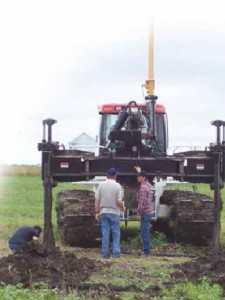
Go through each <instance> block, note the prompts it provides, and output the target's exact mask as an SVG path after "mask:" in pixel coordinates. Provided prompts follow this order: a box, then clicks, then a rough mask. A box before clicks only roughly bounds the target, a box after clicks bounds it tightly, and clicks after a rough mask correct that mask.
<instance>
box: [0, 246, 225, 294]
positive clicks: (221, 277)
mask: <svg viewBox="0 0 225 300" xmlns="http://www.w3.org/2000/svg"><path fill="white" fill-rule="evenodd" d="M87 251H93V249H92V250H82V251H81V253H78V256H79V254H82V255H83V257H82V256H81V257H78V256H77V255H75V254H74V253H72V252H70V251H61V250H60V249H59V248H54V249H53V250H52V251H47V249H45V248H44V247H43V245H41V244H37V243H30V244H29V247H28V248H27V249H24V250H23V251H21V252H15V253H14V254H10V255H8V256H6V257H2V258H1V259H0V282H3V283H5V284H12V285H16V284H17V283H21V284H23V285H24V287H33V286H34V284H37V283H39V282H44V283H45V284H47V285H48V287H50V288H58V289H60V290H61V289H62V290H64V291H65V290H67V291H70V290H72V289H77V290H82V291H84V292H85V291H88V292H89V293H90V291H92V293H94V294H93V295H94V296H96V295H101V294H102V293H103V294H104V295H107V296H109V299H120V298H119V294H120V293H121V292H124V291H133V292H139V288H138V286H136V285H135V284H130V285H128V286H126V287H121V286H114V285H111V284H110V283H109V284H107V286H106V285H104V284H103V283H91V282H90V281H89V278H90V276H91V275H92V274H97V273H98V274H103V276H107V272H108V268H109V267H110V265H107V264H103V263H102V262H100V260H99V259H97V258H95V259H94V258H92V259H89V258H88V255H89V254H90V253H89V252H87ZM98 252H99V249H98ZM158 254H160V253H158ZM132 255H133V256H135V255H134V254H130V257H129V258H128V259H127V263H132V262H133V263H132V266H133V268H135V266H136V268H137V269H138V264H137V261H136V265H135V259H137V257H136V258H135V257H134V258H133V260H132ZM155 255H157V254H156V253H155ZM92 257H93V256H92ZM151 259H154V253H153V256H152V258H151ZM164 259H165V261H166V258H164ZM175 268H176V270H177V271H176V272H174V273H173V274H171V278H172V280H171V284H170V286H168V288H171V287H172V286H173V284H175V283H176V282H186V281H187V280H188V281H193V282H197V281H198V280H199V279H200V278H201V277H203V276H206V277H208V278H209V280H210V282H211V283H218V284H220V286H221V287H222V288H223V289H224V291H225V251H222V252H221V254H220V255H219V256H218V257H216V258H215V257H212V256H210V255H206V256H203V257H197V258H192V259H191V260H190V261H189V262H186V263H183V264H181V265H178V264H177V265H175ZM104 274H105V275H104ZM140 274H142V273H140V272H137V274H136V275H137V281H138V280H140V278H139V277H140ZM136 275H134V276H136ZM143 280H144V278H143ZM167 284H168V283H167ZM140 292H141V291H140ZM159 292H160V286H158V285H156V286H152V287H151V288H147V289H146V290H145V296H146V297H147V298H145V297H144V298H141V299H151V298H152V297H154V296H156V295H158V294H159ZM113 295H114V296H116V295H117V296H116V297H117V298H113V297H114V296H113Z"/></svg>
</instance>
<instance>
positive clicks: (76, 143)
mask: <svg viewBox="0 0 225 300" xmlns="http://www.w3.org/2000/svg"><path fill="white" fill-rule="evenodd" d="M96 147H97V142H96V140H95V139H94V138H93V137H91V136H89V135H88V134H86V133H85V132H83V133H81V134H80V135H79V136H77V137H75V138H74V139H73V140H72V141H70V142H69V149H70V150H81V151H87V152H92V153H95V149H96Z"/></svg>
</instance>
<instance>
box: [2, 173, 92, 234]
mask: <svg viewBox="0 0 225 300" xmlns="http://www.w3.org/2000/svg"><path fill="white" fill-rule="evenodd" d="M74 188H75V185H73V184H72V183H59V184H58V186H57V187H55V188H53V209H52V222H53V229H54V230H56V212H55V198H56V194H57V193H58V192H59V191H60V190H62V189H74ZM76 188H80V189H85V188H90V187H89V186H88V187H87V186H86V187H85V186H83V185H82V186H79V185H76ZM43 195H44V190H43V185H42V180H41V177H40V176H37V175H34V176H19V175H16V176H13V175H7V176H6V175H5V176H1V189H0V228H1V230H0V239H1V238H2V239H7V238H8V237H9V236H10V235H11V234H12V232H13V231H14V230H15V229H16V228H17V227H18V226H21V225H35V224H37V225H40V226H43V215H44V206H43V197H44V196H43Z"/></svg>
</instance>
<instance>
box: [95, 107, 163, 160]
mask: <svg viewBox="0 0 225 300" xmlns="http://www.w3.org/2000/svg"><path fill="white" fill-rule="evenodd" d="M99 114H100V132H99V144H100V145H99V146H100V153H99V154H100V156H108V155H113V156H115V157H117V156H118V157H119V156H120V157H123V156H124V157H144V156H146V157H149V156H156V155H158V156H161V155H162V156H164V155H166V151H167V146H168V137H167V115H166V111H165V108H164V106H162V105H159V104H156V107H155V118H154V121H155V130H154V131H155V133H153V132H152V116H151V114H150V110H149V109H148V108H147V105H145V104H137V103H136V102H135V101H130V102H129V103H128V104H105V105H102V106H101V107H100V109H99Z"/></svg>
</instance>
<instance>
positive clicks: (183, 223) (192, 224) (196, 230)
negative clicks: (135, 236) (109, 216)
mask: <svg viewBox="0 0 225 300" xmlns="http://www.w3.org/2000/svg"><path fill="white" fill-rule="evenodd" d="M160 201H161V204H166V205H168V206H169V207H170V215H168V218H167V220H166V221H164V222H160V221H159V222H158V224H161V225H162V224H164V226H163V227H161V228H160V229H161V230H162V231H165V233H166V235H167V237H168V238H169V239H170V240H171V239H172V240H174V241H176V242H179V243H190V244H195V245H204V244H207V243H209V242H210V241H211V239H212V234H213V225H214V202H213V199H211V198H210V197H208V196H207V195H204V194H200V193H195V192H190V191H178V190H165V191H164V193H163V195H162V197H161V199H160ZM57 223H58V231H59V234H60V238H61V240H62V241H63V243H64V244H66V245H70V246H76V247H86V248H87V247H95V246H98V245H99V243H100V240H101V232H100V226H99V224H98V222H97V221H96V220H95V217H94V193H93V192H91V191H86V190H65V191H61V192H59V193H58V195H57ZM156 223H157V222H156ZM153 227H154V221H153ZM155 227H156V228H157V225H156V226H155Z"/></svg>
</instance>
